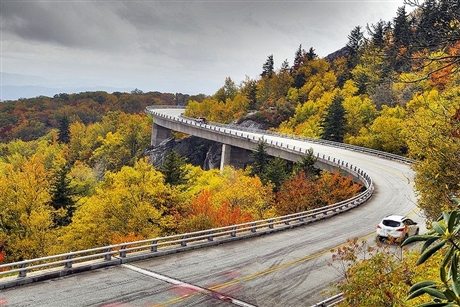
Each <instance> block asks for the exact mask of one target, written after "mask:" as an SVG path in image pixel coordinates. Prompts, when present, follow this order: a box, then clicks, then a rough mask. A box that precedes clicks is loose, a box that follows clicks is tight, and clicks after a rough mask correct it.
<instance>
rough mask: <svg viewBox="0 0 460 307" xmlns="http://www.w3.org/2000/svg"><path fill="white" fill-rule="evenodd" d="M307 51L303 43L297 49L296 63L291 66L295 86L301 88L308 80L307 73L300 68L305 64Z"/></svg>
mask: <svg viewBox="0 0 460 307" xmlns="http://www.w3.org/2000/svg"><path fill="white" fill-rule="evenodd" d="M305 60H306V53H305V50H304V49H302V45H300V46H299V49H297V51H296V53H295V56H294V65H293V66H292V68H291V75H292V76H293V77H294V87H295V88H297V89H299V88H301V87H302V86H303V85H304V84H305V81H306V77H305V73H304V72H303V71H302V70H301V69H300V68H301V67H302V65H303V64H305Z"/></svg>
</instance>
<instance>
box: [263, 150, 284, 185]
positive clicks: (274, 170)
mask: <svg viewBox="0 0 460 307" xmlns="http://www.w3.org/2000/svg"><path fill="white" fill-rule="evenodd" d="M288 178H289V172H288V165H287V162H286V160H283V159H281V158H279V157H277V158H275V159H272V160H271V161H270V163H269V164H268V165H267V168H266V170H265V173H264V174H263V176H262V177H261V179H262V182H264V183H265V184H266V183H268V182H271V183H272V184H273V189H274V191H275V192H277V191H279V189H280V187H281V185H282V184H283V182H284V181H285V180H286V179H288Z"/></svg>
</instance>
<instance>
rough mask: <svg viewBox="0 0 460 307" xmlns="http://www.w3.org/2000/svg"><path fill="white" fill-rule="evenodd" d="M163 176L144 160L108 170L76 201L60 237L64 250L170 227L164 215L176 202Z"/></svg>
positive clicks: (157, 232) (150, 234)
mask: <svg viewBox="0 0 460 307" xmlns="http://www.w3.org/2000/svg"><path fill="white" fill-rule="evenodd" d="M174 197H175V195H174V194H173V191H172V190H171V189H170V188H169V187H168V186H166V185H165V183H164V179H163V175H162V174H161V173H160V172H159V171H156V170H155V169H154V168H153V167H152V166H151V165H150V164H149V163H148V162H147V161H146V160H139V161H138V162H136V163H135V164H134V166H133V167H130V166H125V167H122V169H121V170H120V171H119V172H116V173H112V172H107V173H106V174H105V176H104V179H103V180H102V181H101V183H100V184H99V186H98V187H97V188H96V190H95V192H94V194H92V195H90V196H88V197H83V198H82V199H80V200H79V202H78V209H77V211H76V212H75V214H74V217H73V222H72V224H71V225H70V226H69V227H67V229H66V231H65V233H64V235H63V237H62V238H61V240H62V242H63V246H65V247H66V249H82V248H89V247H94V246H100V245H105V244H110V243H112V242H119V241H123V238H125V240H126V241H128V240H129V238H133V237H134V238H148V237H155V236H158V235H160V234H162V233H163V231H164V230H165V229H168V228H169V227H171V225H170V224H171V223H173V219H172V217H170V216H168V215H166V214H165V212H167V210H168V208H172V207H174V205H175V198H174Z"/></svg>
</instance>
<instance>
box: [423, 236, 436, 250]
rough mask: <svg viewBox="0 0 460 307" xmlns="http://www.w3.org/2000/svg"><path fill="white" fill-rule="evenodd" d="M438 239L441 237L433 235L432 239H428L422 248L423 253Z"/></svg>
mask: <svg viewBox="0 0 460 307" xmlns="http://www.w3.org/2000/svg"><path fill="white" fill-rule="evenodd" d="M438 239H440V238H439V237H433V238H431V239H428V240H427V241H426V242H425V244H423V246H422V248H421V250H420V253H423V252H424V251H425V250H426V249H427V248H428V247H430V245H431V244H433V243H434V242H436V241H437V240H438Z"/></svg>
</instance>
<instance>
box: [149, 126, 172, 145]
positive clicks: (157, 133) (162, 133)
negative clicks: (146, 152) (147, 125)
mask: <svg viewBox="0 0 460 307" xmlns="http://www.w3.org/2000/svg"><path fill="white" fill-rule="evenodd" d="M171 136H172V134H171V130H170V129H168V128H165V127H162V126H159V125H157V124H155V123H154V124H153V125H152V139H151V142H150V144H151V145H152V146H158V145H160V143H161V142H163V141H164V140H167V139H169V138H171Z"/></svg>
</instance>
